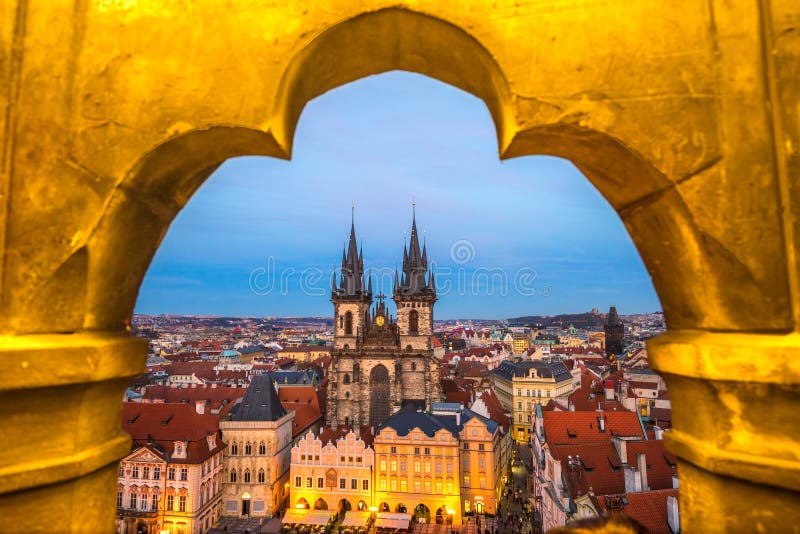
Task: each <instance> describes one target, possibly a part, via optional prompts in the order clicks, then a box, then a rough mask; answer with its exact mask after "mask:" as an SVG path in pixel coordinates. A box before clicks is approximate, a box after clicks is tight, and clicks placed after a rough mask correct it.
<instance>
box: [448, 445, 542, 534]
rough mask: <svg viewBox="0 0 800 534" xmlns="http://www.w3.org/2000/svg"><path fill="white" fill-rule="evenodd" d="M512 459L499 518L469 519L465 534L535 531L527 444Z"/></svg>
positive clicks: (499, 508)
mask: <svg viewBox="0 0 800 534" xmlns="http://www.w3.org/2000/svg"><path fill="white" fill-rule="evenodd" d="M514 449H515V450H514V454H513V457H512V460H511V477H510V480H507V481H506V485H505V487H504V488H503V497H502V499H501V501H500V504H499V505H498V513H497V514H496V516H495V517H486V516H484V515H479V516H476V517H469V518H467V520H466V521H465V525H464V527H463V528H462V534H530V533H531V532H532V524H531V514H532V510H531V508H530V504H529V502H528V498H529V497H530V495H529V493H528V488H527V477H528V469H527V467H526V463H527V464H528V465H530V462H531V454H530V449H529V448H528V447H527V446H525V445H516V444H515V445H514Z"/></svg>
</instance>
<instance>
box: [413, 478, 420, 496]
mask: <svg viewBox="0 0 800 534" xmlns="http://www.w3.org/2000/svg"><path fill="white" fill-rule="evenodd" d="M414 493H420V482H419V480H415V481H414Z"/></svg>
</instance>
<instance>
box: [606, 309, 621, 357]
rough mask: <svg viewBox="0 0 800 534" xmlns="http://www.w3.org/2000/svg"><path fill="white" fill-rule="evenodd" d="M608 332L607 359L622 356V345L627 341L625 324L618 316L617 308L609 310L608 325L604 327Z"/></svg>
mask: <svg viewBox="0 0 800 534" xmlns="http://www.w3.org/2000/svg"><path fill="white" fill-rule="evenodd" d="M603 329H604V330H605V332H606V358H608V357H609V356H611V355H612V354H614V355H615V356H619V355H620V354H622V345H623V342H624V339H625V324H624V323H623V322H622V320H621V319H620V318H619V315H617V307H616V306H611V308H609V310H608V317H607V318H606V324H605V325H603Z"/></svg>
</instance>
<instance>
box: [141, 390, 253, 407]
mask: <svg viewBox="0 0 800 534" xmlns="http://www.w3.org/2000/svg"><path fill="white" fill-rule="evenodd" d="M245 391H247V388H232V387H228V386H219V387H210V386H199V387H195V388H192V387H182V388H176V387H170V386H146V388H145V391H144V393H143V394H142V398H143V399H145V400H156V399H160V400H163V401H164V402H188V403H194V402H196V401H199V400H201V401H207V402H209V403H211V404H219V403H221V402H222V401H227V402H228V403H231V402H233V401H235V400H236V399H238V398H241V397H243V396H244V393H245ZM226 404H227V403H226Z"/></svg>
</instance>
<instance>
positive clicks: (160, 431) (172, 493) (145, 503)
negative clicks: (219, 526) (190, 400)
mask: <svg viewBox="0 0 800 534" xmlns="http://www.w3.org/2000/svg"><path fill="white" fill-rule="evenodd" d="M122 417H123V420H122V426H123V429H124V430H125V431H127V432H128V433H129V434H130V435H131V437H132V439H133V447H132V451H131V453H130V454H129V455H128V456H126V457H125V458H123V459H122V461H121V462H120V464H119V473H118V480H117V532H119V533H120V534H140V533H141V534H161V533H169V534H199V533H201V532H205V531H206V530H207V529H209V528H210V527H211V526H213V524H214V523H215V522H216V520H217V518H219V515H220V512H221V508H222V493H221V477H222V470H223V450H224V449H225V444H224V443H223V441H222V439H221V434H220V432H219V431H218V430H217V421H218V417H217V416H215V415H211V414H205V413H201V412H198V411H197V410H196V408H195V406H194V405H190V404H185V403H158V404H142V403H124V404H123V408H122Z"/></svg>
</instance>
